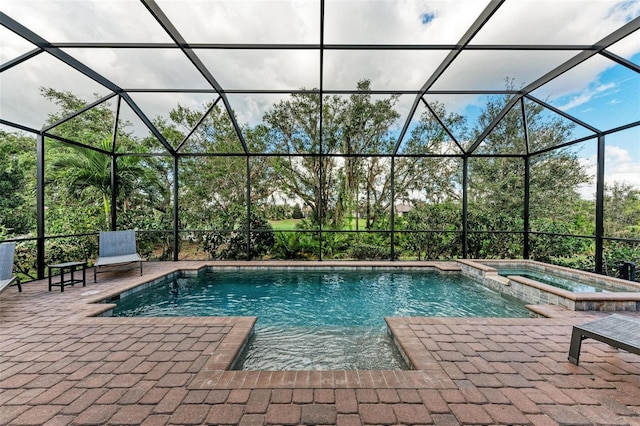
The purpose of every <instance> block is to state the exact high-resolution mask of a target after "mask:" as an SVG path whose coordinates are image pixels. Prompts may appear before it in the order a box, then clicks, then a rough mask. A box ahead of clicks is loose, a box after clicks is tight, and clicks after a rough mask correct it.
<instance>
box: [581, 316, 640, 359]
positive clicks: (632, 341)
mask: <svg viewBox="0 0 640 426" xmlns="http://www.w3.org/2000/svg"><path fill="white" fill-rule="evenodd" d="M588 338H591V339H595V340H598V341H600V342H603V343H606V344H608V345H610V346H613V347H614V348H618V349H624V350H625V351H628V352H632V353H634V354H638V355H640V320H637V319H634V318H631V317H628V316H624V315H619V314H613V315H609V316H608V317H606V318H602V319H599V320H596V321H592V322H588V323H586V324H582V325H575V326H573V332H572V333H571V345H570V347H569V361H570V362H572V363H573V364H575V365H578V359H579V358H580V347H581V346H582V341H583V340H584V339H588Z"/></svg>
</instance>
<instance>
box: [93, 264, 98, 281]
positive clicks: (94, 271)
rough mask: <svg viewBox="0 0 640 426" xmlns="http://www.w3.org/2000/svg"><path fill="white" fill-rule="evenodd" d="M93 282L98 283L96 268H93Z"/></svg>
mask: <svg viewBox="0 0 640 426" xmlns="http://www.w3.org/2000/svg"><path fill="white" fill-rule="evenodd" d="M93 282H94V283H97V282H98V267H97V266H94V267H93Z"/></svg>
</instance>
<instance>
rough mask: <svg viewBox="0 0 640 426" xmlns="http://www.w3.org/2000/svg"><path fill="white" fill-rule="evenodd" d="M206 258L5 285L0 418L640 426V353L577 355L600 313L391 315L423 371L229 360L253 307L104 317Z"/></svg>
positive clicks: (0, 309)
mask: <svg viewBox="0 0 640 426" xmlns="http://www.w3.org/2000/svg"><path fill="white" fill-rule="evenodd" d="M204 264H205V262H177V263H174V262H171V263H162V262H158V263H148V264H145V275H144V276H143V277H139V276H137V275H136V274H135V273H134V272H125V273H121V274H113V275H109V274H104V276H101V277H100V279H99V282H98V283H97V284H94V283H92V282H90V281H91V280H89V282H88V283H87V286H86V287H82V286H79V285H76V286H75V287H67V288H65V291H64V293H61V292H59V291H52V292H48V291H47V283H46V281H45V280H42V281H36V282H32V283H28V284H26V285H24V292H23V293H18V292H17V289H15V288H10V289H8V290H7V291H5V292H4V293H3V294H2V295H1V296H0V337H1V339H2V340H1V345H0V423H1V424H3V425H4V424H7V425H67V424H74V425H100V424H109V425H140V424H141V425H165V424H176V425H192V424H194V425H199V424H241V425H262V424H309V425H311V424H313V425H325V424H326V425H332V424H338V425H360V424H443V425H456V424H535V425H553V424H571V425H582V424H585V425H586V424H603V425H624V424H629V425H640V356H637V355H633V354H629V353H627V352H624V351H621V350H616V349H614V348H611V347H609V346H607V345H605V344H602V343H598V342H595V341H591V340H587V341H585V343H584V344H583V347H582V356H581V358H580V366H575V365H573V364H570V363H569V362H568V361H567V353H568V349H569V339H570V335H571V326H572V325H573V324H579V323H582V322H586V321H588V320H590V319H592V318H594V317H597V316H599V315H604V314H599V313H589V314H585V313H575V312H563V311H561V310H558V309H550V308H544V307H542V308H540V312H544V313H546V314H547V315H549V316H550V317H551V318H530V319H527V318H525V319H503V318H499V319H497V318H390V319H388V321H387V322H388V325H389V327H390V329H391V330H392V331H393V334H394V336H395V337H396V339H397V341H398V342H399V344H400V345H401V347H402V349H403V351H404V352H405V354H406V355H407V357H408V358H409V359H410V360H411V362H412V363H413V365H414V366H415V367H416V370H412V371H286V372H278V371H273V372H269V371H229V370H227V368H228V367H229V365H230V364H231V362H232V361H233V359H234V357H235V355H236V353H237V352H238V351H239V350H240V348H241V346H242V344H243V342H244V340H245V338H246V337H247V335H248V333H249V332H250V330H251V327H252V326H253V323H254V321H255V319H254V318H240V317H216V318H109V317H94V316H95V315H97V314H98V313H100V312H102V311H104V310H105V309H108V307H109V306H108V305H107V304H94V303H90V302H94V301H96V300H99V299H103V298H109V297H112V296H115V295H117V294H119V293H121V292H122V291H123V290H125V289H128V288H131V287H133V286H136V285H138V284H139V283H141V282H144V281H147V280H149V279H152V278H154V277H158V276H161V275H163V274H166V273H168V272H170V271H172V270H175V269H180V268H197V267H199V266H202V265H204ZM216 264H220V263H216ZM252 264H253V263H250V262H243V263H241V265H252ZM394 264H396V265H397V264H398V263H394ZM421 264H425V263H424V262H422V263H421ZM259 265H268V263H265V262H261V263H259ZM323 265H327V264H326V263H323ZM87 276H88V277H90V276H92V274H90V273H88V274H87ZM628 315H634V316H637V315H638V314H636V313H629V314H628ZM639 333H640V330H639Z"/></svg>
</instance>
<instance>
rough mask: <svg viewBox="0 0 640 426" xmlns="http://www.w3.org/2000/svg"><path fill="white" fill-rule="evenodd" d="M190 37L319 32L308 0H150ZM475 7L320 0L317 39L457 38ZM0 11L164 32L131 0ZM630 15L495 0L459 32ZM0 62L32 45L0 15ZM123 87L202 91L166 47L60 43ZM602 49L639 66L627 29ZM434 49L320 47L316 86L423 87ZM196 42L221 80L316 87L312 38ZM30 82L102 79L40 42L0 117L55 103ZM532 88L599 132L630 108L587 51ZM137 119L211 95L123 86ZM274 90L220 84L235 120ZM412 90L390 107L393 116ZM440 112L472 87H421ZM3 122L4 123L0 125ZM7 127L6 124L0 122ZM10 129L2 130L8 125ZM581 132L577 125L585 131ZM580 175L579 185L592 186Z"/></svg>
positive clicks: (635, 150)
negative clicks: (217, 46)
mask: <svg viewBox="0 0 640 426" xmlns="http://www.w3.org/2000/svg"><path fill="white" fill-rule="evenodd" d="M157 4H158V5H159V7H160V8H161V9H162V10H163V11H164V13H165V14H166V15H167V16H168V17H169V18H170V19H171V20H172V21H173V23H174V25H175V26H176V28H177V29H178V31H179V32H180V33H181V34H182V36H183V37H184V38H185V39H186V40H187V41H188V42H190V43H213V42H216V43H274V44H276V43H278V44H279V43H291V44H293V43H295V44H316V45H317V44H319V43H320V38H321V36H320V2H319V1H318V0H295V1H294V0H226V1H219V0H216V1H213V0H209V1H205V0H157ZM486 5H487V1H485V0H456V1H453V0H436V1H424V0H367V1H365V0H326V1H325V15H324V22H325V27H324V33H323V34H324V39H323V42H324V43H325V45H332V44H377V43H382V44H433V45H435V44H443V45H453V44H456V43H458V41H459V40H460V38H461V37H462V35H463V34H464V33H465V32H466V30H467V29H468V27H469V26H470V25H471V24H472V23H473V21H474V20H475V19H476V18H477V16H478V15H479V14H480V13H481V12H482V10H483V9H484V8H485V6H486ZM0 10H2V12H4V13H6V14H7V15H8V16H10V17H11V18H13V19H15V20H17V21H18V22H20V23H21V24H23V25H25V26H26V27H27V28H29V29H30V30H32V31H34V32H35V33H37V34H39V35H40V36H42V37H44V38H45V39H47V40H49V41H51V42H82V41H95V42H149V43H167V42H170V41H171V40H170V38H169V37H168V36H167V34H166V33H165V32H164V30H163V29H162V28H161V27H160V25H158V24H157V22H155V20H154V19H153V18H152V17H151V16H150V15H149V14H148V13H147V11H146V9H145V8H144V6H143V5H142V4H141V3H140V2H139V1H137V0H0ZM639 16H640V0H632V1H614V0H598V1H588V0H535V1H533V0H518V1H515V0H507V1H506V2H505V3H504V4H503V5H502V6H501V7H500V9H499V10H498V11H497V12H496V13H495V14H494V15H493V16H492V17H491V19H490V20H489V22H488V23H487V25H485V26H484V27H483V28H482V29H481V30H480V31H479V32H478V33H477V34H476V35H475V36H474V37H473V39H472V41H471V45H474V44H477V45H491V44H524V45H526V44H548V45H556V44H557V45H591V44H593V43H596V42H597V41H599V40H600V39H602V38H603V37H605V36H606V35H608V34H609V33H611V32H612V31H614V30H616V29H617V28H619V27H620V26H622V25H624V24H625V23H627V22H629V21H630V20H632V19H634V18H637V17H639ZM0 42H1V46H2V49H0V62H2V63H4V62H5V61H8V60H11V59H13V58H15V57H17V56H19V55H21V54H23V53H25V52H27V51H29V50H31V49H33V46H32V45H30V44H29V43H28V42H25V41H24V40H22V39H21V38H20V37H18V36H16V35H15V34H13V33H11V32H10V31H8V30H7V29H5V28H3V27H0ZM64 50H65V51H66V52H67V53H68V54H70V55H71V56H73V57H75V58H77V59H80V60H82V61H84V62H85V63H86V64H87V65H89V66H90V67H91V68H93V69H94V70H95V71H97V72H99V73H101V74H102V75H104V76H105V77H107V78H108V79H110V80H111V81H112V82H114V83H115V84H117V85H118V86H120V87H121V88H124V89H131V88H138V89H144V88H158V87H163V88H169V89H208V88H210V86H209V84H208V82H207V81H206V80H205V79H204V78H203V77H202V76H201V75H200V74H199V73H198V72H197V71H196V70H195V69H194V68H193V67H192V66H191V63H190V62H189V61H188V59H187V58H186V57H185V55H183V54H182V53H181V52H180V51H179V50H177V49H148V50H140V49H117V50H114V49H93V50H90V49H83V48H66V49H64ZM609 50H610V51H611V52H613V53H615V54H616V55H619V56H621V57H623V58H625V59H627V60H630V61H632V62H634V63H635V64H636V65H637V64H640V31H636V32H635V33H634V34H632V35H631V36H629V37H627V38H626V39H624V40H622V41H621V42H619V43H617V44H615V45H613V46H611V48H610V49H609ZM448 53H449V52H448V51H447V50H403V51H389V50H379V51H363V50H357V49H353V50H335V49H327V50H325V51H324V54H323V68H322V77H323V79H322V86H323V88H324V89H327V90H342V89H347V90H352V89H355V87H356V84H357V82H358V80H360V79H362V78H367V79H370V80H371V84H372V88H373V89H375V90H412V89H418V88H420V87H422V85H423V84H424V83H425V82H426V81H427V79H428V78H429V76H430V75H431V73H432V72H433V71H434V70H436V68H437V67H438V65H439V64H440V63H441V62H442V60H443V59H444V58H445V57H446V55H447V54H448ZM577 53H578V52H577V51H566V50H554V51H523V50H501V51H486V50H475V51H465V52H462V53H461V54H460V55H458V57H457V58H456V59H455V61H454V62H453V63H452V64H451V66H449V67H448V68H447V70H446V73H445V74H443V75H442V77H441V78H439V79H438V80H437V81H436V82H435V84H434V85H433V86H432V89H433V90H464V89H480V90H500V89H503V88H504V84H505V83H504V82H505V79H506V78H512V79H513V84H514V85H515V86H516V87H523V86H526V85H527V84H529V83H531V82H532V81H535V80H536V79H537V78H539V77H541V76H542V75H544V74H545V73H546V72H548V71H549V70H551V69H553V68H554V67H556V66H557V65H559V64H561V63H563V62H564V61H566V60H567V59H569V58H571V57H573V56H574V55H575V54H577ZM196 54H197V55H198V57H199V58H200V59H201V61H202V62H203V63H204V64H205V65H206V66H207V67H208V68H209V69H210V70H211V73H212V75H213V76H214V78H215V79H216V80H217V81H218V83H220V85H221V86H222V87H224V88H226V89H244V90H255V89H282V90H295V89H299V88H303V87H304V88H314V87H319V85H320V66H319V64H320V55H319V52H318V51H317V50H301V49H298V50H293V49H289V50H286V49H279V50H267V51H259V50H255V49H254V50H251V49H243V50H231V49H222V50H213V49H210V50H208V49H199V50H196ZM40 87H53V88H56V89H58V90H69V91H72V92H74V93H76V94H78V95H79V96H82V97H84V98H85V99H94V97H95V96H105V95H107V94H109V91H108V90H107V89H105V88H103V87H101V86H100V85H98V84H96V83H95V82H93V81H91V80H90V79H88V78H87V77H85V76H83V75H81V74H79V73H77V72H75V71H69V69H68V68H67V67H66V66H64V65H63V64H62V63H61V62H60V61H58V60H57V59H55V58H52V57H50V56H49V55H47V54H40V55H37V56H36V57H34V58H32V59H30V60H28V61H26V62H24V63H22V64H20V65H19V66H16V67H13V68H11V69H9V70H7V71H5V72H3V73H2V74H0V116H1V117H2V118H3V119H6V120H9V121H11V122H16V123H19V124H24V125H26V126H29V127H32V128H35V129H38V128H40V127H41V126H42V123H43V122H44V121H45V120H46V118H47V114H48V113H51V112H52V111H54V110H55V106H54V105H51V104H49V103H48V102H47V101H45V100H44V99H43V98H42V97H41V96H40V93H39V89H40ZM532 95H534V96H535V97H537V98H539V99H543V100H545V101H546V102H549V103H551V104H552V105H553V106H555V107H557V108H559V109H560V110H562V111H565V112H566V113H568V114H571V115H574V116H575V117H577V118H579V119H580V120H583V121H585V122H587V123H589V124H590V125H592V126H594V127H596V128H598V129H600V130H607V129H611V128H615V127H617V126H620V125H624V124H626V123H628V122H632V121H638V120H640V78H639V77H638V74H637V73H635V72H633V71H631V70H629V69H627V68H625V67H623V66H620V65H617V64H615V63H614V62H613V61H611V60H609V59H607V58H604V57H602V56H596V57H593V58H591V59H589V60H587V61H585V62H584V63H582V64H580V65H579V66H577V67H576V68H574V69H572V70H571V71H569V72H567V73H565V74H563V75H562V76H560V77H558V78H556V79H555V80H553V81H552V82H550V83H549V84H546V85H544V86H542V87H540V88H538V89H537V90H535V91H534V92H533V93H532ZM132 97H133V99H134V100H135V102H136V103H138V104H139V105H140V106H141V107H142V108H143V110H144V111H146V112H147V114H148V115H149V116H150V117H154V116H157V115H161V116H162V115H164V116H166V114H167V112H168V111H169V110H171V109H172V108H174V107H175V106H176V105H177V104H178V103H180V104H181V105H184V106H189V107H192V108H201V107H202V105H203V104H205V103H207V102H211V101H213V100H215V98H216V97H215V95H213V94H178V93H171V94H142V93H134V94H132ZM282 97H283V95H247V94H242V95H240V94H229V95H228V98H229V102H230V103H231V105H232V107H233V108H234V110H235V112H236V114H237V116H238V120H239V121H240V122H241V123H247V124H256V123H257V122H259V121H260V119H261V117H262V115H263V114H264V113H265V112H266V111H267V110H268V109H269V108H270V107H271V105H273V103H274V102H276V101H278V100H279V99H281V98H282ZM414 99H415V96H414V95H403V96H401V97H400V100H399V102H398V104H397V106H396V108H397V110H398V112H399V113H400V116H401V118H400V120H399V123H398V126H399V127H400V126H401V125H402V124H403V123H404V121H405V120H406V118H407V114H408V112H409V108H410V106H411V104H412V103H413V100H414ZM436 99H437V100H438V101H440V102H442V103H444V104H445V105H446V107H447V109H448V110H449V111H451V112H457V113H461V114H463V115H467V116H468V117H469V118H470V119H472V118H473V117H474V116H475V115H477V112H478V106H479V105H481V103H482V101H483V97H482V96H453V95H448V96H444V95H440V96H430V97H429V100H436ZM3 129H5V128H4V127H3ZM5 130H7V129H5ZM8 130H10V129H8ZM587 133H588V132H587ZM582 145H583V146H582V147H581V151H580V154H579V155H580V156H581V158H582V161H583V163H584V164H585V165H587V166H588V167H593V165H594V164H595V163H594V161H595V143H592V142H590V143H585V144H582ZM606 153H607V154H606V155H607V167H606V179H607V181H608V182H613V181H624V182H627V183H630V184H632V185H634V186H636V187H638V188H640V130H628V131H625V132H621V133H620V134H616V135H615V136H614V135H611V136H608V137H607V150H606ZM592 190H593V188H592V186H585V188H584V189H583V196H584V197H586V198H591V197H590V196H589V193H590V192H591V194H592V193H593V191H592Z"/></svg>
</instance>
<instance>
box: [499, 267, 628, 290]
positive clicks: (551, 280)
mask: <svg viewBox="0 0 640 426" xmlns="http://www.w3.org/2000/svg"><path fill="white" fill-rule="evenodd" d="M498 274H500V275H502V276H505V277H506V276H509V275H519V276H521V277H525V278H529V279H532V280H535V281H538V282H541V283H543V284H549V285H552V286H554V287H558V288H561V289H563V290H568V291H571V292H573V293H606V292H609V291H617V290H616V289H613V288H608V287H604V286H599V285H596V284H585V283H581V282H578V281H574V280H571V279H568V278H563V277H560V276H557V275H553V274H549V273H545V272H540V271H534V270H530V269H499V270H498ZM619 291H622V290H619Z"/></svg>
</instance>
